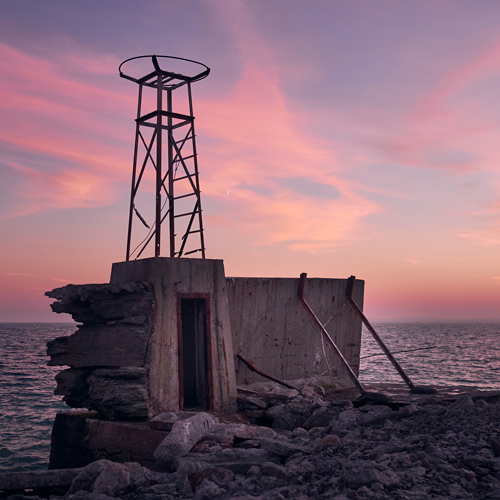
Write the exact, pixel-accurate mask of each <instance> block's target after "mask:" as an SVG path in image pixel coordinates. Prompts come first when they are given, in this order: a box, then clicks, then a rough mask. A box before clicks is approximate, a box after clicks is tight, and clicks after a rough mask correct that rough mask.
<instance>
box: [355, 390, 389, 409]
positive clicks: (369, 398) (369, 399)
mask: <svg viewBox="0 0 500 500" xmlns="http://www.w3.org/2000/svg"><path fill="white" fill-rule="evenodd" d="M390 402H391V398H390V397H388V396H386V395H385V394H381V393H378V392H364V393H363V394H361V396H359V397H358V398H357V399H356V401H354V406H355V407H356V408H359V407H360V406H364V405H367V404H371V405H386V404H388V403H390Z"/></svg>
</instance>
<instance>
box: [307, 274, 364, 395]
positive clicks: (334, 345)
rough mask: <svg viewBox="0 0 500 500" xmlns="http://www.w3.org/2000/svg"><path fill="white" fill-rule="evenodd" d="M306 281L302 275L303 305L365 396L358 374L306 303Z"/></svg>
mask: <svg viewBox="0 0 500 500" xmlns="http://www.w3.org/2000/svg"><path fill="white" fill-rule="evenodd" d="M306 280H307V273H302V274H301V275H300V282H299V299H300V302H301V303H302V305H303V306H304V308H305V310H306V311H307V313H308V314H309V316H310V317H311V319H312V320H313V321H314V322H315V323H316V324H317V325H318V327H319V329H320V330H321V332H322V333H323V335H324V336H325V337H326V338H327V339H328V341H329V342H330V344H331V345H332V347H333V348H334V349H335V352H336V353H337V355H338V356H339V358H340V359H341V361H342V363H343V364H344V366H345V367H346V368H347V371H348V374H349V377H350V378H351V380H352V381H353V382H354V385H355V386H356V388H357V389H358V390H359V392H360V393H361V394H364V393H365V392H366V390H365V388H364V387H363V384H361V382H360V381H359V379H358V377H356V374H355V373H354V372H353V371H352V368H351V366H350V365H349V363H348V362H347V360H346V359H345V358H344V355H343V354H342V353H341V352H340V349H339V348H338V347H337V344H335V342H334V341H333V339H332V338H331V337H330V334H329V333H328V331H327V330H326V328H325V327H324V326H323V323H321V321H320V320H319V319H318V317H317V316H316V314H314V311H313V310H312V309H311V307H310V306H309V304H308V303H307V302H306V299H305V297H304V293H305V289H306Z"/></svg>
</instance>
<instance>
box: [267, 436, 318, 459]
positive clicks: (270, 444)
mask: <svg viewBox="0 0 500 500" xmlns="http://www.w3.org/2000/svg"><path fill="white" fill-rule="evenodd" d="M258 441H259V443H260V446H261V447H262V448H263V449H264V450H267V451H269V452H270V453H274V454H275V455H279V456H281V457H289V456H290V455H293V454H294V453H311V452H312V449H311V447H305V446H299V445H296V444H294V443H289V442H286V441H283V440H278V439H270V438H259V439H258Z"/></svg>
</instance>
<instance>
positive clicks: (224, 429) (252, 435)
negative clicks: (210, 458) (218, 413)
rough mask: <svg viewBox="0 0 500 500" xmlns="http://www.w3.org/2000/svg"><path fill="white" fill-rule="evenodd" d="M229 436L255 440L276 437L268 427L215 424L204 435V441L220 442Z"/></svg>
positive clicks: (274, 432)
mask: <svg viewBox="0 0 500 500" xmlns="http://www.w3.org/2000/svg"><path fill="white" fill-rule="evenodd" d="M227 435H230V436H233V438H236V439H257V438H260V437H270V438H275V437H276V431H274V430H272V429H270V428H269V427H260V426H257V425H246V424H215V425H214V426H213V427H212V428H211V429H210V430H209V431H208V432H207V434H206V435H205V439H213V440H214V441H220V440H221V439H224V437H225V436H227Z"/></svg>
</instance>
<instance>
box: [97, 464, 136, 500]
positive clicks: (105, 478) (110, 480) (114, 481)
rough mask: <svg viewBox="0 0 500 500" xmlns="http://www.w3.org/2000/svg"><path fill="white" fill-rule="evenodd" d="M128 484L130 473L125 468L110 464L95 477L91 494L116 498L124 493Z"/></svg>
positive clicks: (120, 465)
mask: <svg viewBox="0 0 500 500" xmlns="http://www.w3.org/2000/svg"><path fill="white" fill-rule="evenodd" d="M129 484H130V472H129V470H128V469H127V467H125V465H122V464H115V463H112V464H109V465H108V466H107V467H105V469H104V470H103V471H102V472H101V473H100V474H99V476H97V479H96V480H95V482H94V487H93V488H92V492H93V493H101V494H103V495H108V496H110V497H117V496H119V495H120V494H121V493H123V492H124V491H125V489H126V488H127V487H128V485H129Z"/></svg>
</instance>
